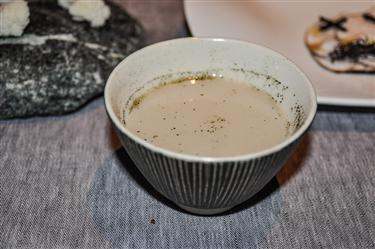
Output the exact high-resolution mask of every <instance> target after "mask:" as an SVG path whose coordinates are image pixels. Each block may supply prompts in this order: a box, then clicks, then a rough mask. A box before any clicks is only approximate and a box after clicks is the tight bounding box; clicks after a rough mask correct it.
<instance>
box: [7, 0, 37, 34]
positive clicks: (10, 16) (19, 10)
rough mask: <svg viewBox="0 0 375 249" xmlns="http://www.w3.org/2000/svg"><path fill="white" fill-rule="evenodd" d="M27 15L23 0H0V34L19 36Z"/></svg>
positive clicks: (27, 19)
mask: <svg viewBox="0 0 375 249" xmlns="http://www.w3.org/2000/svg"><path fill="white" fill-rule="evenodd" d="M29 15H30V11H29V7H28V6H27V2H26V1H25V0H14V1H10V0H0V36H21V35H22V33H23V30H24V29H25V27H26V26H27V24H29Z"/></svg>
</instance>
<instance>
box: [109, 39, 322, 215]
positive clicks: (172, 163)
mask: <svg viewBox="0 0 375 249" xmlns="http://www.w3.org/2000/svg"><path fill="white" fill-rule="evenodd" d="M194 75H213V76H215V75H222V76H223V77H224V78H230V79H233V80H239V81H243V82H247V83H251V84H253V85H255V86H256V87H258V88H260V89H261V90H263V91H266V92H268V93H269V94H271V95H272V96H273V97H274V98H275V100H276V101H278V102H279V103H280V105H281V106H282V107H283V108H284V109H285V110H286V111H287V116H288V120H289V128H288V132H289V133H290V135H289V136H288V137H286V138H285V140H284V141H282V142H281V143H279V144H277V145H275V146H272V147H270V148H267V149H265V150H262V151H260V152H257V153H249V154H245V155H241V156H233V157H203V156H193V155H187V154H182V153H177V152H173V151H170V150H166V149H163V148H160V147H157V146H155V145H153V144H151V143H149V142H146V141H144V140H142V139H141V138H139V137H138V136H137V135H136V134H134V133H132V132H131V131H130V130H128V129H127V128H126V127H125V126H124V124H123V120H124V116H126V115H127V113H128V111H129V110H127V106H129V103H131V101H132V100H133V99H134V98H136V96H137V95H139V94H140V93H141V92H142V91H144V90H145V89H148V88H151V87H153V86H155V85H158V84H160V83H161V82H167V81H173V80H176V79H179V78H181V77H189V76H194ZM104 97H105V106H106V110H107V113H108V116H109V118H110V120H111V121H112V123H113V126H114V127H115V129H116V131H117V133H118V136H119V138H120V140H121V142H122V144H123V146H124V148H125V150H126V151H127V153H128V154H129V156H130V157H131V159H132V160H133V161H134V163H135V165H136V166H137V167H138V169H139V170H140V172H141V173H142V174H143V175H144V177H145V178H146V179H147V180H148V181H149V182H150V183H151V185H152V186H153V187H154V188H155V189H156V190H158V191H159V192H160V193H161V194H163V195H164V196H165V197H167V198H168V199H170V200H172V201H173V202H174V203H175V204H177V205H178V206H180V207H181V208H183V209H185V210H187V211H189V212H192V213H197V214H203V215H210V214H217V213H221V212H224V211H226V210H228V209H231V208H232V207H234V206H236V205H238V204H240V203H242V202H244V201H245V200H247V199H249V198H251V197H252V196H253V195H254V194H256V193H257V192H258V191H259V190H260V189H262V188H263V187H264V186H265V185H266V184H267V183H268V182H269V181H270V180H271V179H272V178H273V177H274V176H275V175H276V173H277V172H278V171H279V169H280V168H281V167H282V166H283V164H284V163H285V161H286V160H287V159H288V157H289V156H290V154H291V153H292V151H293V149H294V148H295V147H296V145H297V143H298V141H299V139H300V138H301V136H302V135H303V134H304V132H305V131H306V130H307V129H308V127H309V126H310V124H311V122H312V120H313V118H314V116H315V113H316V107H317V102H316V95H315V91H314V89H313V87H312V85H311V83H310V81H309V79H308V78H307V77H306V76H305V74H304V73H303V72H302V71H301V70H300V69H298V67H297V66H296V65H294V64H293V63H292V62H291V61H290V60H288V59H287V58H285V57H284V56H282V55H280V54H278V53H276V52H274V51H272V50H270V49H268V48H264V47H262V46H259V45H256V44H252V43H248V42H243V41H236V40H227V39H208V38H207V39H201V38H182V39H176V40H170V41H165V42H161V43H157V44H154V45H151V46H148V47H145V48H143V49H141V50H138V51H137V52H135V53H133V54H131V55H130V56H128V57H127V58H126V59H124V60H123V61H122V62H121V63H120V64H119V65H118V66H117V67H116V68H115V69H114V70H113V72H112V73H111V75H110V77H109V79H108V81H107V84H106V87H105V93H104Z"/></svg>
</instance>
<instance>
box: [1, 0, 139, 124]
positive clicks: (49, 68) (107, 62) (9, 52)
mask: <svg viewBox="0 0 375 249" xmlns="http://www.w3.org/2000/svg"><path fill="white" fill-rule="evenodd" d="M107 4H108V5H109V6H110V9H111V17H110V18H109V19H108V20H107V22H106V24H105V25H104V26H103V27H100V28H92V27H90V24H89V23H88V22H76V21H73V20H72V17H71V16H70V15H69V13H68V11H67V10H65V9H63V8H61V7H60V6H58V5H57V3H56V2H55V1H50V0H49V1H45V0H44V1H42V0H39V1H31V2H29V7H30V23H29V26H27V28H26V29H25V32H24V34H23V35H22V37H20V38H12V37H0V119H7V118H15V117H29V116H35V115H49V114H63V113H67V112H71V111H74V110H77V109H78V108H79V107H81V106H82V105H84V104H85V103H87V102H88V101H89V100H91V99H92V98H94V97H96V96H98V95H100V94H101V93H102V92H103V89H104V85H105V81H106V80H107V78H108V76H109V74H110V72H111V71H112V70H113V68H114V67H115V66H116V65H117V64H118V63H119V62H120V61H121V60H122V59H123V58H125V57H126V56H127V55H129V54H130V53H131V52H133V51H135V50H136V49H138V48H139V47H140V46H142V38H141V33H142V28H141V26H140V24H139V23H138V22H137V21H136V20H134V19H133V18H132V17H130V16H129V15H128V14H127V13H126V12H125V11H124V10H123V9H121V8H120V7H117V6H116V5H113V4H111V3H107Z"/></svg>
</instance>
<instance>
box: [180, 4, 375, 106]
mask: <svg viewBox="0 0 375 249" xmlns="http://www.w3.org/2000/svg"><path fill="white" fill-rule="evenodd" d="M372 3H373V1H372V0H370V1H361V0H351V1H348V0H347V1H328V0H327V1H320V0H317V1H311V0H310V1H307V0H305V1H295V0H294V1H291V0H289V1H285V0H278V1H275V0H273V1H267V0H263V1H260V0H258V1H254V0H252V1H238V0H237V1H235V0H226V1H219V0H216V1H213V0H210V1H208V0H207V1H197V0H195V1H194V0H185V3H184V4H185V14H186V18H187V21H188V25H189V27H190V30H191V32H192V34H193V35H194V36H197V37H221V38H234V39H240V40H247V41H251V42H255V43H258V44H261V45H263V46H266V47H269V48H272V49H274V50H276V51H278V52H280V53H282V54H284V55H285V56H287V57H288V58H290V59H291V60H292V61H294V62H295V63H296V64H297V65H298V66H299V67H301V68H302V70H303V71H305V72H306V74H307V75H308V76H309V78H310V79H311V80H312V82H313V84H314V86H315V89H316V91H317V93H318V102H319V103H320V104H330V105H346V106H371V107H375V75H374V74H372V75H371V74H337V73H332V72H330V71H328V70H326V69H324V68H322V67H320V66H319V65H318V64H317V63H316V62H315V61H314V59H313V58H312V57H311V55H310V54H309V51H308V50H307V48H306V47H305V44H304V39H303V38H304V32H305V30H306V28H307V27H308V26H310V25H311V24H313V23H314V22H316V21H317V20H318V18H319V16H321V15H322V16H326V17H332V16H335V15H337V14H338V13H339V12H353V11H360V12H363V11H365V10H367V9H368V8H370V7H371V4H372ZM374 27H375V26H374ZM249 59H251V58H249Z"/></svg>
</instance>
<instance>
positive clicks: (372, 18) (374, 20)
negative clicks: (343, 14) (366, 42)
mask: <svg viewBox="0 0 375 249" xmlns="http://www.w3.org/2000/svg"><path fill="white" fill-rule="evenodd" d="M362 17H363V19H365V20H366V21H369V22H372V23H374V24H375V16H374V15H372V14H371V13H363V15H362Z"/></svg>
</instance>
